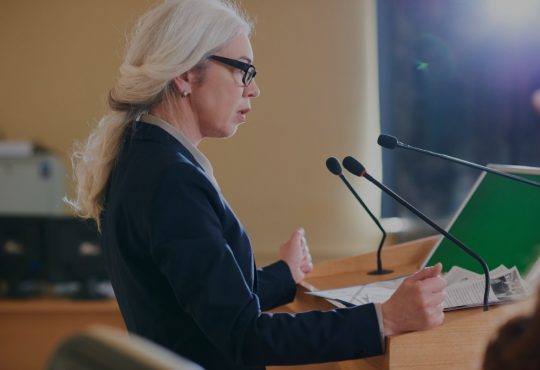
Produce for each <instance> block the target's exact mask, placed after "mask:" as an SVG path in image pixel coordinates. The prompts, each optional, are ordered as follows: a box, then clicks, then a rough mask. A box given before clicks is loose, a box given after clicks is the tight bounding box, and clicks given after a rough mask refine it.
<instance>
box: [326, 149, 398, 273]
mask: <svg viewBox="0 0 540 370" xmlns="http://www.w3.org/2000/svg"><path fill="white" fill-rule="evenodd" d="M326 168H328V171H330V172H332V173H333V174H334V175H336V176H339V178H340V179H341V180H342V181H343V182H344V183H345V185H347V188H348V189H349V190H350V191H351V193H352V194H353V195H354V197H355V198H356V200H357V201H358V202H360V204H361V205H362V207H363V208H364V209H365V210H366V212H367V213H368V215H369V217H371V219H372V220H373V222H375V224H377V226H378V227H379V229H380V230H381V232H382V234H383V235H382V239H381V242H380V243H379V248H377V270H373V271H369V272H368V274H369V275H384V274H389V273H391V272H393V270H386V269H383V267H382V258H381V251H382V247H383V244H384V241H385V240H386V231H385V230H384V228H383V227H382V225H381V224H380V222H379V220H377V217H375V216H374V215H373V213H371V211H370V210H369V208H368V206H366V204H365V203H364V201H363V200H362V198H360V196H359V195H358V193H357V192H356V191H355V190H354V188H353V187H352V185H351V184H350V182H349V181H347V179H346V178H345V176H343V171H342V169H341V165H340V164H339V161H338V160H337V159H336V158H335V157H330V158H328V159H327V160H326Z"/></svg>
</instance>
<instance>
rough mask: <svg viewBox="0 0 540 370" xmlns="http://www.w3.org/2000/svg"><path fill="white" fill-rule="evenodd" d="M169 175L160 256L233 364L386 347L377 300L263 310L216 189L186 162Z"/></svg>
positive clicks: (155, 241)
mask: <svg viewBox="0 0 540 370" xmlns="http://www.w3.org/2000/svg"><path fill="white" fill-rule="evenodd" d="M161 177H162V178H161V180H160V183H159V185H158V186H157V188H156V189H155V192H154V195H153V197H152V201H151V203H152V204H151V205H150V207H149V209H150V212H149V223H150V230H151V231H150V233H151V247H150V248H151V254H152V258H153V260H154V263H155V264H156V265H157V266H158V268H159V269H160V271H161V272H162V274H163V275H164V276H165V277H166V278H167V280H168V282H169V284H170V286H171V288H172V289H173V291H174V294H175V296H176V298H177V301H178V303H179V305H180V306H181V308H182V309H183V310H184V311H185V312H186V313H187V314H189V315H190V316H191V317H192V318H193V320H194V321H195V322H196V323H197V326H198V327H199V328H200V330H201V331H202V333H203V334H204V335H205V336H206V337H207V338H208V340H209V341H210V342H212V343H213V344H214V345H215V346H216V347H217V348H219V349H220V350H221V351H222V353H224V354H225V355H226V356H228V357H229V358H230V359H231V361H233V362H235V363H237V364H239V365H242V366H259V365H287V364H303V363H315V362H328V361H337V360H347V359H352V358H358V357H363V356H370V355H377V354H380V353H381V352H382V348H381V342H380V337H379V326H378V322H377V315H376V312H375V308H374V306H373V305H371V304H370V305H363V306H358V307H353V308H347V309H336V310H332V311H327V312H318V311H313V312H305V313H298V314H295V315H293V314H287V313H276V314H269V313H262V312H261V306H260V302H259V298H258V297H257V295H256V294H255V293H254V292H253V290H252V289H251V285H250V282H249V281H246V279H245V278H244V275H243V273H242V271H241V268H240V266H239V265H238V263H237V261H236V260H235V257H234V255H233V253H232V250H231V248H230V246H229V245H228V244H227V241H226V240H225V239H224V237H223V233H222V225H221V222H220V216H219V215H220V213H221V212H222V207H223V205H222V202H221V201H220V198H219V195H218V194H217V192H216V191H215V189H214V188H213V186H212V185H211V184H210V182H209V181H208V180H207V179H206V177H205V176H204V175H202V174H201V172H200V170H198V169H197V168H196V167H194V166H192V165H189V164H186V163H178V164H175V165H171V166H169V168H168V169H167V170H166V171H165V173H164V174H163V175H162V176H161ZM178 335H182V333H178Z"/></svg>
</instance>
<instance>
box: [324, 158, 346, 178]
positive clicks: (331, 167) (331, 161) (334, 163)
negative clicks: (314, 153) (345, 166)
mask: <svg viewBox="0 0 540 370" xmlns="http://www.w3.org/2000/svg"><path fill="white" fill-rule="evenodd" d="M326 168H328V171H330V172H332V173H333V174H334V175H336V176H339V175H341V173H342V169H341V165H340V164H339V161H338V160H337V159H336V157H330V158H328V159H327V160H326Z"/></svg>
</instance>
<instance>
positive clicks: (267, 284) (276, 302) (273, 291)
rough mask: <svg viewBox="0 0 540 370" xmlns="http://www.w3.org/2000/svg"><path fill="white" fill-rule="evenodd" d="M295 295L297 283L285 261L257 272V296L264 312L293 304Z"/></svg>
mask: <svg viewBox="0 0 540 370" xmlns="http://www.w3.org/2000/svg"><path fill="white" fill-rule="evenodd" d="M295 294H296V283H295V282H294V279H293V277H292V274H291V270H290V269H289V266H288V265H287V263H285V262H284V261H277V262H275V263H273V264H271V265H268V266H265V267H263V268H262V269H258V270H257V296H258V297H259V303H260V305H261V309H262V310H263V311H266V310H271V309H272V308H275V307H278V306H281V305H284V304H286V303H289V302H292V301H293V300H294V296H295Z"/></svg>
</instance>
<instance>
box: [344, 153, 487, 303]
mask: <svg viewBox="0 0 540 370" xmlns="http://www.w3.org/2000/svg"><path fill="white" fill-rule="evenodd" d="M343 167H345V168H346V169H347V171H349V172H350V173H352V174H353V175H356V176H359V177H364V178H365V179H366V180H368V181H370V182H371V183H373V184H374V185H375V186H377V187H378V188H379V189H381V190H382V191H384V192H385V193H386V194H388V195H389V196H391V197H392V198H394V199H395V200H396V201H397V202H399V203H400V204H401V205H403V206H404V207H405V208H407V209H408V210H409V211H411V212H412V213H414V214H415V215H416V216H418V217H419V218H421V219H422V221H424V222H425V223H427V224H428V225H429V226H431V227H432V228H434V229H435V230H437V231H438V232H439V233H441V234H442V235H444V237H445V238H447V239H449V240H451V241H452V242H453V243H454V244H455V245H457V246H458V247H460V248H461V249H462V250H463V251H464V252H465V253H467V254H468V255H469V256H471V257H472V258H474V259H476V260H477V261H478V262H479V263H480V264H481V265H482V269H483V270H484V276H485V280H486V286H485V289H484V311H487V310H488V305H489V301H488V299H489V286H490V278H489V269H488V266H487V264H486V262H485V261H484V260H483V259H482V257H480V256H479V255H478V254H476V253H475V252H474V251H473V250H472V249H470V248H469V247H467V246H466V245H465V244H463V243H462V242H461V241H459V240H458V239H457V238H455V237H454V236H453V235H452V234H450V233H449V232H447V231H446V230H444V229H443V228H442V227H440V226H439V225H437V224H436V223H435V222H433V221H432V220H431V219H430V218H429V217H427V216H426V215H424V214H423V213H422V212H420V211H419V210H418V209H416V208H414V207H413V206H412V205H411V204H410V203H409V202H407V201H406V200H405V199H403V198H401V197H400V196H399V195H397V194H396V193H394V192H393V191H392V190H390V189H389V188H388V187H386V186H385V185H383V184H381V183H380V182H379V181H377V180H375V179H374V178H373V177H371V176H370V175H369V174H368V173H367V172H366V169H365V168H364V166H362V164H361V163H360V162H358V161H357V160H356V159H354V158H353V157H350V156H349V157H346V158H345V159H344V160H343Z"/></svg>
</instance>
